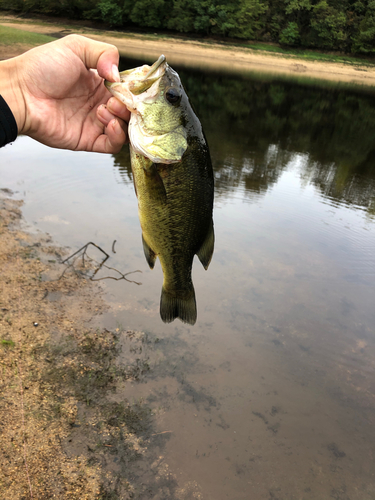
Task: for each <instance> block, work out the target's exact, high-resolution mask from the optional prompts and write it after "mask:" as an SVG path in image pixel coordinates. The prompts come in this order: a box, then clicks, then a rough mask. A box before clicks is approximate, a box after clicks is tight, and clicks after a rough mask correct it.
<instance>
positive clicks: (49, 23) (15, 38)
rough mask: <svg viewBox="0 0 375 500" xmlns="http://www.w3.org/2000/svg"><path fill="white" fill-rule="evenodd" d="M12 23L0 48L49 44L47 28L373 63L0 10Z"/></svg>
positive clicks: (1, 33)
mask: <svg viewBox="0 0 375 500" xmlns="http://www.w3.org/2000/svg"><path fill="white" fill-rule="evenodd" d="M7 22H11V23H12V24H18V25H19V28H20V29H16V28H10V27H6V26H4V24H3V25H0V45H3V46H4V45H11V44H14V43H19V44H30V45H32V46H35V45H39V44H42V43H47V42H50V41H51V40H52V39H53V38H52V37H51V36H49V35H45V34H43V32H44V31H45V28H46V27H49V28H51V30H52V31H53V30H54V29H56V28H57V26H56V24H57V23H58V30H60V31H61V32H62V31H64V32H65V33H66V34H67V33H69V32H71V33H80V34H83V35H88V36H90V35H95V36H110V37H113V38H117V39H122V38H124V37H129V38H133V39H140V40H144V39H147V40H150V41H155V42H158V41H164V42H171V43H173V42H176V41H184V42H186V43H189V42H191V43H194V44H199V45H201V46H203V47H204V46H207V47H211V46H213V45H215V46H216V47H220V48H222V49H223V50H226V51H227V50H236V49H247V50H250V51H254V52H256V53H262V54H265V55H267V54H269V55H273V56H281V57H290V58H298V59H300V60H306V61H319V62H327V63H339V64H349V65H361V66H372V67H374V66H375V62H374V60H373V59H372V58H365V57H354V56H350V55H347V54H342V53H332V52H329V53H326V52H320V51H315V50H308V49H298V48H286V47H282V46H280V45H278V44H273V43H262V42H255V41H244V42H240V41H235V40H230V41H227V40H224V39H221V40H220V39H213V38H201V37H200V38H194V37H193V36H189V35H171V34H168V33H163V32H159V33H141V32H131V31H115V30H108V29H107V27H106V26H105V25H103V29H100V28H98V27H97V26H98V24H97V23H96V24H95V27H90V26H88V25H87V23H85V22H82V23H80V22H72V21H71V20H69V19H57V18H46V19H40V18H37V17H36V18H29V19H19V18H16V17H13V16H9V14H8V13H7V12H4V11H0V23H7ZM31 24H32V25H33V27H34V28H33V29H32V31H25V29H27V25H31ZM36 26H39V27H40V33H38V32H36V30H35V27H36Z"/></svg>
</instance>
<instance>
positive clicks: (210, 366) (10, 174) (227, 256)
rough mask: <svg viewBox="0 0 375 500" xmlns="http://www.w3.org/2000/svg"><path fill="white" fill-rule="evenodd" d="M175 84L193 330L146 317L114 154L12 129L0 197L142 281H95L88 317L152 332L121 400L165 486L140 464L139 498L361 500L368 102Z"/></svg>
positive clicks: (141, 262)
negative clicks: (140, 419) (193, 131)
mask: <svg viewBox="0 0 375 500" xmlns="http://www.w3.org/2000/svg"><path fill="white" fill-rule="evenodd" d="M123 64H124V65H128V66H134V63H133V62H132V63H127V62H126V61H125V62H124V63H123ZM181 77H182V79H183V82H184V84H185V86H186V88H187V91H188V94H189V96H190V98H191V100H192V102H193V104H194V106H195V108H196V110H197V113H198V115H199V116H200V118H201V121H202V123H203V126H204V129H205V132H206V135H207V139H208V142H209V145H210V148H211V153H212V159H213V165H214V170H215V180H216V188H215V189H216V192H215V196H216V198H215V211H214V223H215V234H216V248H215V254H214V258H213V261H212V263H211V264H210V267H209V269H208V271H204V269H203V268H202V266H201V264H200V263H199V261H198V259H196V260H195V263H194V270H193V281H194V285H195V289H196V296H197V303H198V321H197V324H196V325H195V326H194V327H191V326H187V325H184V324H182V323H181V322H179V321H178V320H177V321H175V322H174V323H172V324H171V325H165V324H163V323H162V322H161V320H160V317H159V297H160V290H161V283H162V272H161V269H160V265H158V264H157V265H156V266H155V269H154V270H153V271H150V270H149V269H148V266H147V263H146V261H145V258H144V255H143V249H142V245H141V232H140V227H139V222H138V216H137V203H136V197H135V194H134V189H133V187H132V181H131V173H130V164H129V155H128V152H127V150H126V148H125V149H124V151H123V152H122V153H120V154H119V155H115V156H114V157H111V156H105V155H97V154H88V153H73V152H67V151H56V150H53V149H49V148H47V147H45V146H42V145H40V144H38V143H36V142H34V141H32V140H30V139H28V138H25V137H21V138H19V139H18V140H17V141H16V142H15V144H14V145H12V146H8V147H7V148H5V149H3V150H2V151H1V153H0V155H1V156H0V157H1V165H0V175H1V187H8V188H11V189H13V190H15V191H17V192H18V196H19V197H22V198H23V199H24V200H25V205H24V216H25V218H26V220H27V221H28V222H29V223H32V224H33V225H34V226H35V228H36V229H40V230H42V231H47V232H49V233H50V234H51V235H52V237H53V238H54V240H55V241H56V242H57V243H59V244H62V245H68V246H69V247H71V249H72V251H74V250H76V249H78V248H79V247H81V246H82V245H84V244H85V243H87V242H88V241H94V242H95V243H97V244H98V245H100V246H102V247H103V248H104V249H105V250H106V251H107V252H108V253H110V254H111V259H110V262H109V265H111V266H113V267H117V268H118V269H120V270H121V271H122V272H129V271H132V270H136V269H139V270H141V271H142V275H134V277H135V279H136V280H137V281H141V282H142V285H135V284H131V283H127V282H124V281H119V282H114V281H104V282H102V283H103V286H104V288H105V291H106V296H107V299H108V301H109V302H110V304H111V309H110V311H109V312H108V313H106V314H105V315H104V316H103V318H102V322H103V325H105V326H107V327H108V328H115V327H116V326H118V325H121V326H122V327H123V328H129V329H135V330H137V329H139V330H143V331H147V332H148V334H149V336H150V338H152V339H154V340H155V339H157V342H156V343H155V342H153V343H150V344H149V345H148V346H145V351H144V352H143V355H144V356H146V357H147V359H148V363H149V365H150V368H151V369H150V371H149V372H148V373H146V374H145V375H143V377H142V378H141V380H140V381H139V382H134V383H132V384H130V383H129V384H128V386H127V387H126V394H127V397H128V398H129V399H132V398H133V399H139V398H143V399H144V401H146V402H147V404H149V405H150V406H151V408H152V409H153V413H154V415H153V418H154V419H155V423H156V425H157V428H158V432H160V433H163V434H159V435H158V436H157V437H156V438H155V440H154V444H153V445H154V449H156V450H157V456H158V457H159V459H158V460H159V461H160V463H163V464H164V466H165V467H167V469H168V474H169V475H170V477H173V485H174V488H171V484H172V483H171V482H170V483H168V484H167V483H163V484H162V483H161V482H160V481H159V482H158V480H157V479H156V476H155V475H153V474H152V471H153V470H154V468H155V462H153V463H148V459H147V457H145V458H144V459H142V461H141V462H139V463H138V464H137V465H136V466H134V467H135V468H134V470H133V471H132V473H133V474H134V477H139V484H140V486H139V498H155V499H159V498H160V499H167V498H171V499H173V498H185V499H190V498H191V499H193V498H203V499H210V500H224V499H227V498H229V499H232V500H242V499H247V500H248V499H254V500H263V499H264V500H271V499H279V500H281V499H283V500H293V499H306V500H310V499H319V500H321V499H325V498H327V499H328V498H334V499H337V500H349V499H350V500H370V499H374V498H375V466H374V451H375V431H374V429H375V400H374V395H375V378H374V368H375V332H374V325H375V308H374V298H375V293H374V292H375V253H374V249H375V166H374V165H375V163H374V162H375V140H374V139H375V97H374V96H373V95H371V94H370V93H360V92H354V91H351V92H348V91H344V90H339V89H337V90H335V89H322V88H314V87H311V86H306V87H304V86H296V85H293V84H289V83H286V82H282V81H276V80H275V81H269V79H268V80H267V81H266V80H265V81H262V79H261V78H259V77H258V78H257V79H256V80H249V79H246V78H243V79H241V78H230V77H218V76H217V75H215V76H214V77H213V76H212V75H208V74H203V73H198V72H196V73H194V72H186V71H181ZM114 240H116V246H115V249H116V254H114V253H112V252H111V248H112V244H113V241H114ZM102 276H104V275H102ZM123 356H126V349H124V352H123ZM165 431H167V432H165ZM152 456H153V460H154V461H155V453H154V454H153V455H152ZM160 463H159V465H158V467H159V466H160ZM150 471H151V472H150ZM137 475H138V476H137ZM164 477H166V476H164ZM142 482H143V483H144V485H145V486H141V483H142ZM142 488H143V489H142ZM163 488H164V489H163Z"/></svg>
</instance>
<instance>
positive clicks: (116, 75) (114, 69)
mask: <svg viewBox="0 0 375 500" xmlns="http://www.w3.org/2000/svg"><path fill="white" fill-rule="evenodd" d="M112 78H113V81H114V82H119V81H120V80H121V78H120V73H119V72H118V67H117V66H116V64H112Z"/></svg>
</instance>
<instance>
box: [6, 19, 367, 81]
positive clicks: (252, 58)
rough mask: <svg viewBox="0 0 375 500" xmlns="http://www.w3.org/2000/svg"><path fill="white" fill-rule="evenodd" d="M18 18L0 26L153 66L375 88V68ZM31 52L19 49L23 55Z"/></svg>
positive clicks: (12, 48) (15, 50) (10, 50)
mask: <svg viewBox="0 0 375 500" xmlns="http://www.w3.org/2000/svg"><path fill="white" fill-rule="evenodd" d="M15 20H16V18H15V17H14V16H13V17H12V16H2V17H0V24H1V25H4V26H9V27H12V28H17V29H21V30H25V31H32V32H36V33H43V34H49V35H53V36H56V37H61V36H65V35H67V34H69V33H80V34H84V35H85V36H88V37H90V38H93V39H95V40H101V41H104V42H107V43H112V44H114V45H116V46H117V47H118V49H119V51H120V54H121V55H122V56H128V57H131V58H137V59H141V60H144V61H146V62H153V61H154V60H155V59H156V58H157V57H159V55H160V54H161V53H163V54H164V55H165V56H166V57H167V59H168V61H169V62H170V64H171V65H173V64H178V65H179V66H185V67H190V68H197V69H210V70H212V71H215V72H220V73H232V74H246V73H262V74H265V75H268V76H273V75H276V76H277V77H283V78H288V79H296V80H300V81H301V80H303V81H304V80H308V79H312V80H313V81H314V82H318V81H321V82H330V83H332V82H335V83H337V82H340V83H341V84H345V85H360V86H365V87H371V86H375V67H372V66H368V65H366V64H363V65H360V64H355V65H350V64H341V63H333V62H322V61H309V60H304V59H299V58H298V57H295V56H284V55H273V54H270V53H269V52H265V51H254V50H251V49H248V48H241V47H235V46H229V45H228V46H223V45H220V44H214V43H207V42H199V41H191V40H183V39H178V38H175V39H174V38H166V39H162V38H157V37H156V36H153V35H149V36H148V35H139V34H137V35H134V34H129V35H126V34H122V33H121V34H120V33H113V32H108V31H103V32H101V33H100V34H98V31H97V30H96V31H94V30H92V29H90V28H83V27H78V26H77V28H74V29H63V28H62V26H61V25H58V24H57V23H43V24H37V23H34V22H33V21H31V20H22V22H20V21H19V20H17V22H15ZM24 50H25V47H19V53H21V52H23V51H24ZM4 51H5V52H7V48H6V47H1V46H0V58H3V59H4V58H5V57H9V56H13V55H15V53H16V52H17V47H14V46H13V47H9V54H8V55H7V54H5V53H4Z"/></svg>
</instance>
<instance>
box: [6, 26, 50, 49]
mask: <svg viewBox="0 0 375 500" xmlns="http://www.w3.org/2000/svg"><path fill="white" fill-rule="evenodd" d="M52 40H55V39H54V38H53V37H51V36H48V35H40V34H38V33H31V32H30V31H23V30H18V29H16V28H8V27H7V26H1V25H0V45H12V44H14V43H22V44H27V45H41V44H43V43H47V42H52Z"/></svg>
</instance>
